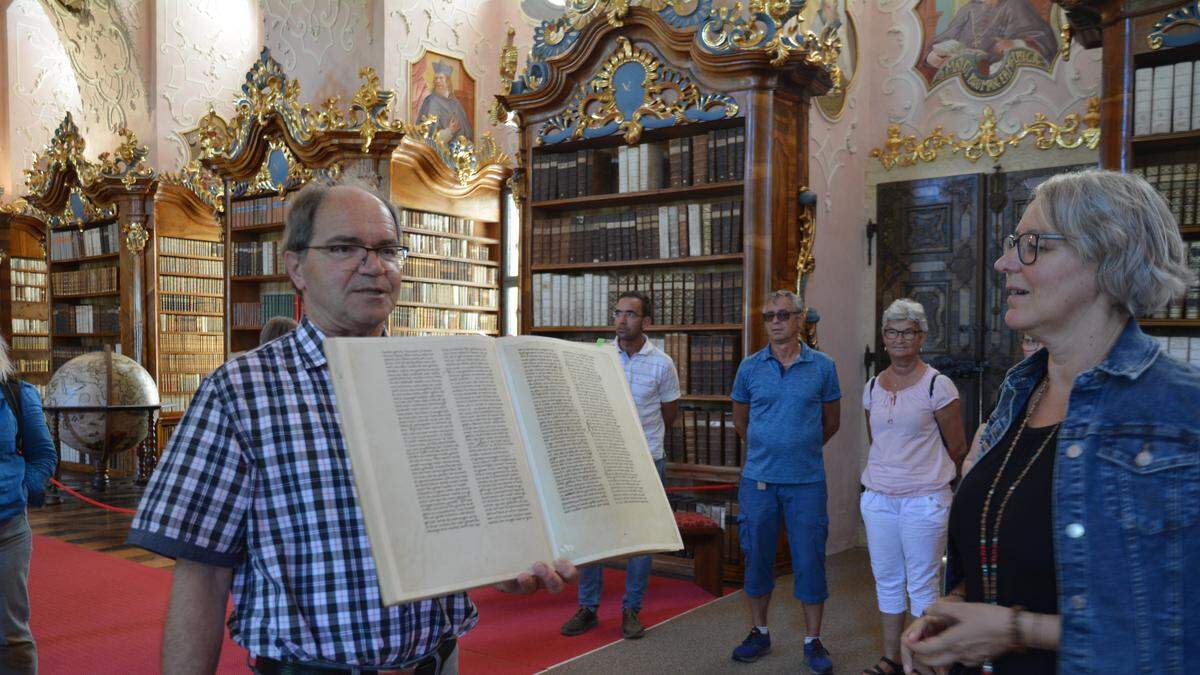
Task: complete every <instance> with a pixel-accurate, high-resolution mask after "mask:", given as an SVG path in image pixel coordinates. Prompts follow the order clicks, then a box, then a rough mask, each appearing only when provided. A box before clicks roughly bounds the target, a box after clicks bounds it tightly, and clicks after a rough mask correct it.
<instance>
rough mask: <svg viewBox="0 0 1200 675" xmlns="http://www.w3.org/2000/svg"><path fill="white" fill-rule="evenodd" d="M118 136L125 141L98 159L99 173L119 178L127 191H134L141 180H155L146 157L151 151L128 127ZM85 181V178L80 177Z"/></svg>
mask: <svg viewBox="0 0 1200 675" xmlns="http://www.w3.org/2000/svg"><path fill="white" fill-rule="evenodd" d="M117 135H119V136H120V137H121V138H123V139H125V140H124V141H122V142H121V144H120V145H118V146H117V149H116V150H115V151H114V152H112V153H111V154H110V153H107V152H102V153H100V156H99V157H98V158H97V161H98V162H99V166H98V167H97V173H98V175H99V176H103V177H106V178H119V179H120V180H121V183H122V184H123V185H124V186H125V188H126V189H132V188H133V186H134V184H136V183H137V181H139V180H151V179H153V178H154V176H155V173H154V170H153V169H151V168H149V167H147V166H146V157H148V156H149V154H150V151H149V150H148V149H147V148H146V146H144V145H138V140H137V136H135V135H134V134H133V132H132V131H130V130H129V129H128V128H126V127H122V128H121V129H120V130H118V131H117ZM80 179H81V180H82V179H83V176H80Z"/></svg>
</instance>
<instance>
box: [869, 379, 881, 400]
mask: <svg viewBox="0 0 1200 675" xmlns="http://www.w3.org/2000/svg"><path fill="white" fill-rule="evenodd" d="M878 377H879V376H878V375H873V376H872V377H871V381H870V382H868V383H867V386H868V387H869V388H868V389H867V395H868V396H870V397H871V400H872V401H874V400H875V379H876V378H878Z"/></svg>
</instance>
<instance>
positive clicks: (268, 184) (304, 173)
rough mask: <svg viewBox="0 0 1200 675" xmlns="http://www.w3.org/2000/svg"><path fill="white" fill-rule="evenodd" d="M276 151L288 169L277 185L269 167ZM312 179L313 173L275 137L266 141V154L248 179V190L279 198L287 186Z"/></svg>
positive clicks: (280, 139) (281, 140)
mask: <svg viewBox="0 0 1200 675" xmlns="http://www.w3.org/2000/svg"><path fill="white" fill-rule="evenodd" d="M276 150H278V151H279V152H281V153H283V156H284V158H285V159H286V160H287V167H288V172H287V177H286V178H285V179H284V180H283V182H282V183H278V184H277V183H276V182H275V180H274V179H273V178H271V166H270V165H271V156H272V155H274V154H275V151H276ZM340 171H341V168H340V167H337V169H336V172H335V173H340ZM312 179H313V172H312V171H311V170H310V169H309V168H308V167H306V166H304V165H303V164H302V163H300V161H299V160H297V159H296V155H294V154H292V150H291V148H289V147H288V146H287V143H284V142H283V139H282V138H279V137H278V136H276V137H273V138H271V139H270V140H268V141H267V152H266V153H265V154H264V156H263V162H262V165H261V166H259V167H258V173H256V174H254V178H251V179H250V189H251V190H253V191H255V192H278V193H279V195H280V196H283V195H284V194H285V193H286V192H287V186H288V185H289V184H291V185H295V184H297V183H299V184H300V185H305V184H307V183H308V182H309V181H311V180H312Z"/></svg>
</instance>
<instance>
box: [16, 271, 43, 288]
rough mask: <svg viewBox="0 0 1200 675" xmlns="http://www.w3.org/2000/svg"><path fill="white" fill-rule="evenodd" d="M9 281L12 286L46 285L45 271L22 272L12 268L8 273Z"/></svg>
mask: <svg viewBox="0 0 1200 675" xmlns="http://www.w3.org/2000/svg"><path fill="white" fill-rule="evenodd" d="M8 278H9V283H11V284H13V285H14V286H39V287H41V288H45V287H46V273H45V272H24V271H21V270H17V269H14V270H12V272H10V273H9V277H8Z"/></svg>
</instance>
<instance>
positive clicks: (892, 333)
mask: <svg viewBox="0 0 1200 675" xmlns="http://www.w3.org/2000/svg"><path fill="white" fill-rule="evenodd" d="M920 334H921V331H919V330H913V329H912V328H906V329H904V330H896V329H895V328H888V329H887V330H885V331H883V337H885V338H887V339H889V340H895V339H897V338H903V339H904V340H915V339H916V337H917V336H918V335H920Z"/></svg>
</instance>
